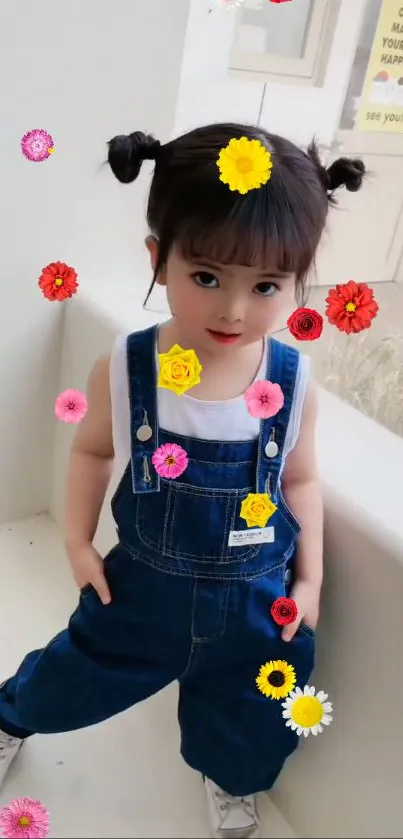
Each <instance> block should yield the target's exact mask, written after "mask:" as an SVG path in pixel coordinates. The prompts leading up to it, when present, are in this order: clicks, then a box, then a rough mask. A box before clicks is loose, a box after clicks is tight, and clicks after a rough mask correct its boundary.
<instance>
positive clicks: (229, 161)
mask: <svg viewBox="0 0 403 839" xmlns="http://www.w3.org/2000/svg"><path fill="white" fill-rule="evenodd" d="M217 166H218V168H219V170H220V181H222V182H223V183H224V184H228V186H229V188H230V190H231V191H232V192H240V193H241V195H245V193H246V192H249V190H250V189H259V187H260V186H263V184H266V183H267V181H268V180H269V179H270V178H271V170H272V168H273V163H272V159H271V154H270V152H269V151H267V149H265V147H264V146H263V145H262V143H261V142H260V141H259V140H248V139H247V137H241V138H240V139H239V140H236V139H232V140H230V141H229V143H228V146H225V148H224V149H221V151H220V154H219V156H218V160H217Z"/></svg>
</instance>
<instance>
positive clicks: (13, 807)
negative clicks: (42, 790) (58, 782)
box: [0, 798, 49, 839]
mask: <svg viewBox="0 0 403 839" xmlns="http://www.w3.org/2000/svg"><path fill="white" fill-rule="evenodd" d="M0 831H1V833H2V835H3V836H4V837H5V839H43V837H45V836H48V835H49V813H48V811H47V809H46V807H44V806H43V804H41V802H40V801H35V800H34V799H33V798H15V799H14V800H13V801H11V803H10V804H9V805H8V806H7V807H3V808H2V809H1V810H0Z"/></svg>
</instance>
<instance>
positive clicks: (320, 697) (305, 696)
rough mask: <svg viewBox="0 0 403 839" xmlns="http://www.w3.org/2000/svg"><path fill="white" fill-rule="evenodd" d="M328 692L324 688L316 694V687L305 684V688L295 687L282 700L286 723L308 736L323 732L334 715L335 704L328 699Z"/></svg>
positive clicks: (299, 734)
mask: <svg viewBox="0 0 403 839" xmlns="http://www.w3.org/2000/svg"><path fill="white" fill-rule="evenodd" d="M327 698H328V694H327V693H324V692H323V690H320V691H318V693H317V694H316V696H315V688H314V687H309V685H305V687H304V690H303V691H302V690H301V688H298V687H297V688H295V689H294V690H292V691H291V693H290V694H289V695H288V696H287V699H286V700H285V702H282V703H281V704H282V707H283V708H284V711H283V717H284V719H286V720H287V722H286V725H287V726H289V727H290V728H292V730H293V731H296V732H297V734H298V736H299V737H300V736H301V734H303V735H304V737H308V734H309V733H311V734H314V735H316V734H321V733H322V731H323V726H324V725H330V723H331V722H332V719H333V717H332V716H331V713H332V711H333V705H332V703H331V702H328V701H327Z"/></svg>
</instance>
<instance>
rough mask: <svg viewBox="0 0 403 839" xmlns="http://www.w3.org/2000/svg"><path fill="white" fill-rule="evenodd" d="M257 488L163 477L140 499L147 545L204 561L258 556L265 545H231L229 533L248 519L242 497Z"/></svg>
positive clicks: (140, 530)
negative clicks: (219, 486)
mask: <svg viewBox="0 0 403 839" xmlns="http://www.w3.org/2000/svg"><path fill="white" fill-rule="evenodd" d="M251 491H252V488H246V489H239V490H233V489H231V490H225V489H206V488H203V487H197V486H191V485H189V484H181V483H180V482H178V481H175V482H174V483H173V482H168V481H164V480H162V481H161V488H160V491H159V492H157V493H149V494H144V495H141V496H139V497H138V499H137V531H138V535H139V538H140V540H141V541H142V542H143V544H144V545H146V547H148V548H151V549H152V550H154V551H156V552H158V553H160V554H165V555H166V556H169V557H174V558H178V559H180V558H183V559H192V560H194V561H199V562H239V561H246V560H248V559H250V558H252V557H253V556H255V555H256V554H257V553H258V551H259V550H260V547H261V546H260V545H252V546H251V545H241V546H239V547H238V546H237V547H229V545H228V542H229V535H230V531H231V529H232V527H233V523H234V522H235V521H236V527H237V528H239V529H242V530H243V529H244V525H245V524H246V523H245V522H244V521H243V520H242V519H240V518H239V512H240V509H241V503H242V501H243V499H244V498H246V496H247V495H248V493H249V492H251Z"/></svg>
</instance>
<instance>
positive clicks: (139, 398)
mask: <svg viewBox="0 0 403 839" xmlns="http://www.w3.org/2000/svg"><path fill="white" fill-rule="evenodd" d="M156 338H157V326H152V327H150V328H148V329H144V330H142V331H141V332H134V333H133V334H132V335H129V336H128V338H127V378H128V384H129V400H130V440H131V470H132V484H133V492H134V493H137V494H138V493H146V492H158V490H159V488H160V478H159V475H158V474H157V472H156V471H155V469H154V468H153V466H152V463H151V457H152V455H153V453H154V451H155V449H156V448H158V411H157V397H156V393H157V389H156V380H157V371H156V365H155V346H156Z"/></svg>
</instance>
